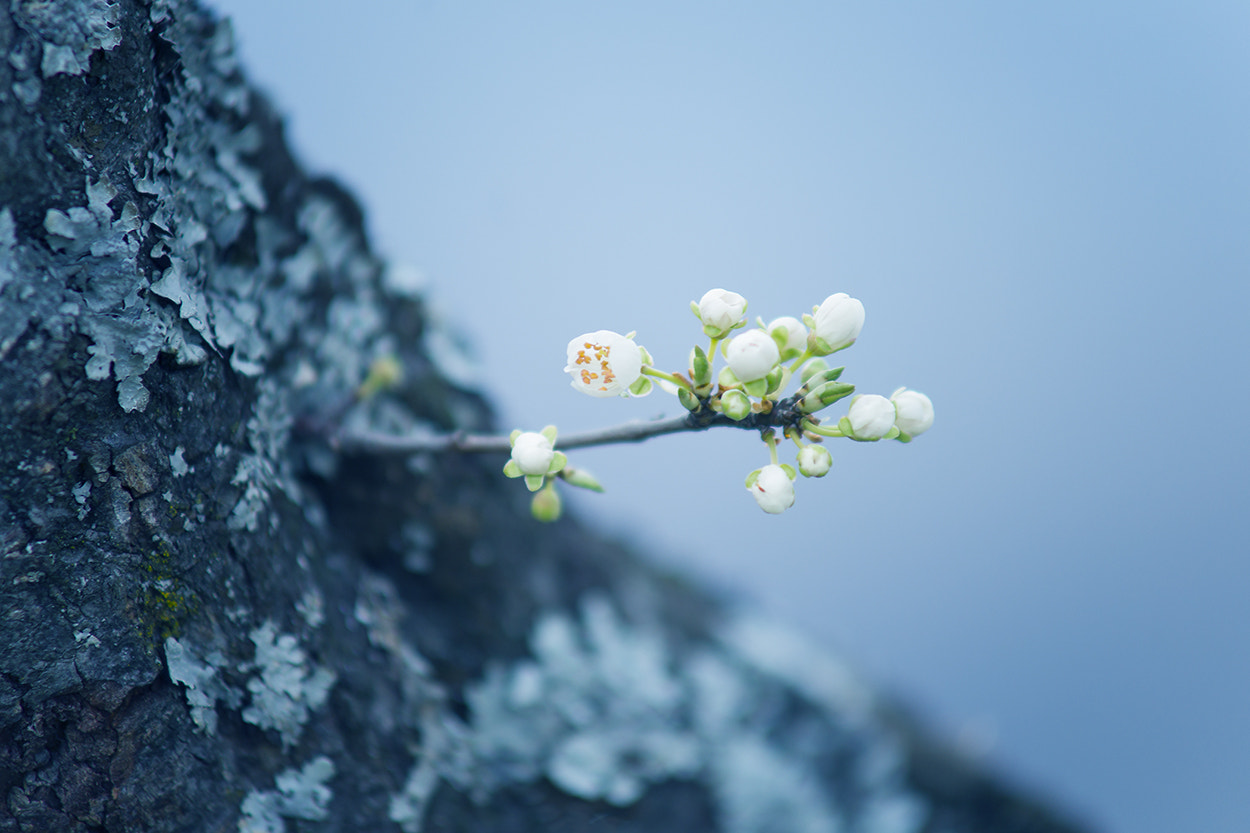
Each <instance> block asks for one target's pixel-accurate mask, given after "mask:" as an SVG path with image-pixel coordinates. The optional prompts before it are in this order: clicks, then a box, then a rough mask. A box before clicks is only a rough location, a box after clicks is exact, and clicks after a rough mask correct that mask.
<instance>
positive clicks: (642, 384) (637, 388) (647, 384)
mask: <svg viewBox="0 0 1250 833" xmlns="http://www.w3.org/2000/svg"><path fill="white" fill-rule="evenodd" d="M629 392H630V393H632V394H633V395H634V396H646V395H647V394H648V393H650V392H651V380H650V379H648V378H647V377H646V376H639V377H638V378H637V379H635V380H634V383H633V384H632V385H630V386H629Z"/></svg>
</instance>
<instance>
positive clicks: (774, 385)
mask: <svg viewBox="0 0 1250 833" xmlns="http://www.w3.org/2000/svg"><path fill="white" fill-rule="evenodd" d="M764 381H765V382H766V383H767V387H766V388H765V390H764V393H765V394H769V393H776V392H777V391H779V390H781V389H782V388H783V387H785V383H786V382H788V381H790V378H789V374H788V373H787V372H786V369H785V367H783V366H782V365H777V366H776V367H774V368H773V369H772V371H771V372H770V373H769V374H768V375H767V376H765V377H764Z"/></svg>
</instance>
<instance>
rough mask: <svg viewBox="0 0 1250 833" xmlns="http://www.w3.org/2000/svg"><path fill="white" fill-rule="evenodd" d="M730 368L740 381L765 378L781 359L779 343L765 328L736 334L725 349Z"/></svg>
mask: <svg viewBox="0 0 1250 833" xmlns="http://www.w3.org/2000/svg"><path fill="white" fill-rule="evenodd" d="M725 358H726V359H727V360H728V361H729V369H730V370H732V371H733V373H734V375H735V376H737V377H738V381H740V382H754V381H755V380H756V379H763V378H764V377H765V376H767V375H768V374H769V373H771V372H772V369H773V368H774V367H776V366H777V363H778V362H780V361H781V353H780V351H778V350H777V343H776V342H775V341H773V339H772V337H771V336H770V335H769V334H768V333H766V332H764V331H763V330H751V331H750V332H746V333H743V334H742V335H740V336H736V337H735V338H734V340H733V341H731V342H729V347H728V348H727V349H726V350H725Z"/></svg>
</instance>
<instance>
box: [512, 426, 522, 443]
mask: <svg viewBox="0 0 1250 833" xmlns="http://www.w3.org/2000/svg"><path fill="white" fill-rule="evenodd" d="M522 433H524V432H522V431H521V429H520V428H517V429H515V430H514V431H513V432H512V433H511V434H509V435H508V445H516V438H517V437H519V436H521V434H522Z"/></svg>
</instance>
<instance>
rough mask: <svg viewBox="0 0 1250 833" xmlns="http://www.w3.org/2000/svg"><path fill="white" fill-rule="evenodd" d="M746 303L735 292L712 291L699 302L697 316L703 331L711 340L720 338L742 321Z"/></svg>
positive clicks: (725, 290) (724, 290)
mask: <svg viewBox="0 0 1250 833" xmlns="http://www.w3.org/2000/svg"><path fill="white" fill-rule="evenodd" d="M746 309H747V301H746V299H745V298H743V297H742V296H741V295H739V294H738V293H737V292H730V291H729V290H727V289H712V290H709V291H708V292H707V293H705V294H704V296H703V298H702V299H700V301H699V308H698V315H699V320H700V321H702V322H703V331H704V332H705V333H707V334H708V335H709V336H712V337H713V338H722V337H724V335H725V334H726V333H728V332H729V331H730V330H732V329H733V328H734V326H735V325H736V324H738V323H739V322H741V321H742V319H743V316H744V314H745V313H746Z"/></svg>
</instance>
